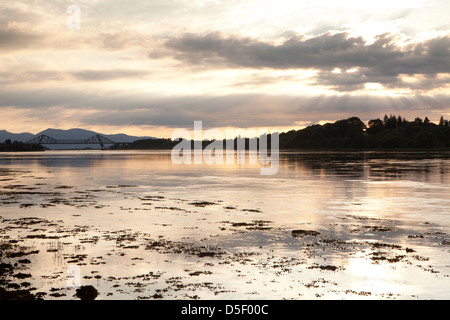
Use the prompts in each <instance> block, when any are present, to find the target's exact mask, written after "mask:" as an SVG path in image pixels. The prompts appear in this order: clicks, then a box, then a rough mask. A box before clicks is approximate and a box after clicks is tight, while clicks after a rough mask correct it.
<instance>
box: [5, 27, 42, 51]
mask: <svg viewBox="0 0 450 320" xmlns="http://www.w3.org/2000/svg"><path fill="white" fill-rule="evenodd" d="M44 41H45V37H44V36H43V35H40V34H37V33H32V32H27V31H23V30H18V29H17V30H16V29H7V28H0V50H2V51H3V50H6V51H8V50H22V49H28V48H30V47H35V46H38V45H40V44H42V43H43V42H44Z"/></svg>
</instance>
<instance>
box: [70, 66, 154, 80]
mask: <svg viewBox="0 0 450 320" xmlns="http://www.w3.org/2000/svg"><path fill="white" fill-rule="evenodd" d="M149 74H150V72H148V71H142V70H120V69H111V70H82V71H75V72H72V73H71V75H72V76H74V77H75V78H77V79H78V80H83V81H109V80H116V79H125V78H139V77H142V76H145V75H149Z"/></svg>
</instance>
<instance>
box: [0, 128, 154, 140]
mask: <svg viewBox="0 0 450 320" xmlns="http://www.w3.org/2000/svg"><path fill="white" fill-rule="evenodd" d="M97 134H99V135H101V136H104V137H105V138H108V139H111V140H112V141H114V142H133V141H136V140H142V139H155V138H153V137H147V136H145V137H137V136H130V135H127V134H124V133H118V134H103V133H98V132H95V131H91V130H85V129H79V128H75V129H68V130H62V129H45V130H44V131H41V132H39V133H37V134H32V133H29V132H24V133H11V132H8V131H6V130H0V142H5V141H6V140H8V139H9V140H11V141H19V142H26V141H28V140H31V139H33V138H35V137H38V136H40V135H47V136H49V137H52V138H53V139H57V140H83V139H88V138H90V137H92V136H95V135H97Z"/></svg>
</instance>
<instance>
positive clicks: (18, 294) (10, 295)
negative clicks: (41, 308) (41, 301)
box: [0, 288, 36, 300]
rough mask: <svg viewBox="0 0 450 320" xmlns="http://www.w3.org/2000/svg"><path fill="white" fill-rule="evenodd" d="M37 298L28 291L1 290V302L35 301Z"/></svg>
mask: <svg viewBox="0 0 450 320" xmlns="http://www.w3.org/2000/svg"><path fill="white" fill-rule="evenodd" d="M35 299H36V297H35V296H34V295H33V294H32V293H30V291H28V290H14V291H6V290H5V289H3V288H0V300H35Z"/></svg>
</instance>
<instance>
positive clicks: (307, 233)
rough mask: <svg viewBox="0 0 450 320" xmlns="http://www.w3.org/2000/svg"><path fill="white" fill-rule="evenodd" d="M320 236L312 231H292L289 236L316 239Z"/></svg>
mask: <svg viewBox="0 0 450 320" xmlns="http://www.w3.org/2000/svg"><path fill="white" fill-rule="evenodd" d="M319 234H320V232H318V231H314V230H292V232H291V235H292V236H293V237H304V236H313V237H316V236H318V235H319Z"/></svg>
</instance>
